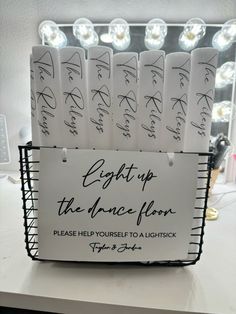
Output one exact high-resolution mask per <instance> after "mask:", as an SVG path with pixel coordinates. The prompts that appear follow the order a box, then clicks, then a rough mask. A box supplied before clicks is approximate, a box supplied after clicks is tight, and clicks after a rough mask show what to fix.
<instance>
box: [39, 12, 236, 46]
mask: <svg viewBox="0 0 236 314" xmlns="http://www.w3.org/2000/svg"><path fill="white" fill-rule="evenodd" d="M205 33H206V24H205V23H204V21H203V20H202V19H200V18H192V19H190V20H189V21H187V23H186V25H185V26H184V29H183V31H182V33H181V34H180V36H179V45H180V47H181V48H182V49H183V50H185V51H190V50H192V49H194V48H196V46H197V45H198V43H199V41H200V39H202V38H203V37H204V36H205ZM73 34H74V36H75V37H76V38H77V39H78V40H79V41H80V45H81V46H82V47H83V48H86V49H87V48H89V47H93V46H97V45H98V42H99V37H98V34H97V32H96V31H95V29H94V25H93V23H92V22H91V21H90V20H89V19H87V18H79V19H77V20H76V21H75V22H74V24H73ZM39 35H40V37H41V38H42V39H43V40H44V41H45V42H46V43H47V44H48V45H50V46H53V47H57V48H61V47H64V46H66V45H67V39H66V36H65V34H64V33H63V32H62V31H61V30H60V29H59V27H58V26H57V24H56V23H54V22H52V21H44V22H42V23H41V24H40V25H39ZM166 35H167V24H166V23H165V22H164V21H163V20H161V19H157V18H155V19H152V20H151V21H149V22H148V23H147V25H146V28H145V39H144V43H145V46H146V48H147V49H149V50H153V49H161V48H162V47H163V45H164V42H165V37H166ZM101 40H102V41H103V42H105V43H112V46H113V47H114V48H115V49H116V50H119V51H122V50H126V49H127V48H128V47H129V45H130V41H131V39H130V30H129V24H128V23H127V22H126V21H125V20H124V19H121V18H117V19H114V20H113V21H112V22H111V23H110V24H109V27H108V33H107V34H102V35H101ZM234 41H236V19H234V20H230V21H228V22H226V23H225V24H224V25H223V27H222V29H221V30H220V31H218V32H217V33H216V34H215V35H214V37H213V40H212V45H213V47H214V48H216V49H218V50H220V51H224V50H227V49H229V48H230V47H231V46H232V44H233V42H234Z"/></svg>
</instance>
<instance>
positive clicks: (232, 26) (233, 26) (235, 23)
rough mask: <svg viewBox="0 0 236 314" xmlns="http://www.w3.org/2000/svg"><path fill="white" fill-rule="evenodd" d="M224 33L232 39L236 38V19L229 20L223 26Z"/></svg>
mask: <svg viewBox="0 0 236 314" xmlns="http://www.w3.org/2000/svg"><path fill="white" fill-rule="evenodd" d="M222 33H223V34H224V36H225V37H226V38H229V39H230V40H231V41H235V40H236V19H233V20H229V21H228V22H226V23H225V24H224V25H223V27H222Z"/></svg>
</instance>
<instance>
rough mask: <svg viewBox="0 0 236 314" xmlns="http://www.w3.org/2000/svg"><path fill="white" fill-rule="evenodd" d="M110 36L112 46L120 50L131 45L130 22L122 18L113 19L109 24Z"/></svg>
mask: <svg viewBox="0 0 236 314" xmlns="http://www.w3.org/2000/svg"><path fill="white" fill-rule="evenodd" d="M108 32H109V36H110V38H111V40H112V46H113V47H114V48H115V49H116V50H119V51H122V50H125V49H127V48H128V47H129V45H130V33H129V24H128V23H127V22H126V21H125V20H124V19H121V18H117V19H114V20H112V21H111V23H110V25H109V30H108Z"/></svg>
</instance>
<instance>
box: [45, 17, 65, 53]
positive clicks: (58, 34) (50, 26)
mask: <svg viewBox="0 0 236 314" xmlns="http://www.w3.org/2000/svg"><path fill="white" fill-rule="evenodd" d="M39 36H40V38H42V39H44V41H45V42H46V43H47V44H48V45H49V46H52V47H55V48H62V47H65V46H66V45H67V38H66V35H65V34H64V33H63V32H62V31H61V30H60V29H59V27H58V26H57V24H56V23H55V22H53V21H43V22H42V23H41V24H40V25H39Z"/></svg>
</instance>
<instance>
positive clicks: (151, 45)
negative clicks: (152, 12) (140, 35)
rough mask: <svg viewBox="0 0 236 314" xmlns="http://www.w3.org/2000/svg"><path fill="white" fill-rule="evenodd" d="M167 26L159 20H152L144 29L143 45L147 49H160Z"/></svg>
mask: <svg viewBox="0 0 236 314" xmlns="http://www.w3.org/2000/svg"><path fill="white" fill-rule="evenodd" d="M166 34H167V25H166V23H165V22H164V21H163V20H161V19H152V20H151V21H149V22H148V24H147V26H146V29H145V39H144V43H145V46H146V47H147V49H149V50H153V49H160V48H161V47H162V46H163V45H164V42H165V37H166Z"/></svg>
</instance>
